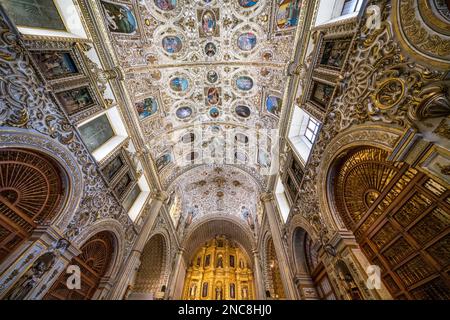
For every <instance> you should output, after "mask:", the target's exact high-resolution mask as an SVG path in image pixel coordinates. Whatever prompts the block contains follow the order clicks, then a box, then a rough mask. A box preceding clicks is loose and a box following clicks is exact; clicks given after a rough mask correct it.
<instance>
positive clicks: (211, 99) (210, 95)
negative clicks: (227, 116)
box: [205, 88, 221, 106]
mask: <svg viewBox="0 0 450 320" xmlns="http://www.w3.org/2000/svg"><path fill="white" fill-rule="evenodd" d="M205 91H206V103H207V104H209V105H210V106H212V105H217V104H220V91H221V90H220V88H208V89H205Z"/></svg>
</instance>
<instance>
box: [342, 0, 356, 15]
mask: <svg viewBox="0 0 450 320" xmlns="http://www.w3.org/2000/svg"><path fill="white" fill-rule="evenodd" d="M357 3H358V0H346V1H345V2H344V6H343V7H342V12H341V16H344V15H346V14H349V13H352V12H354V11H355V8H356V4H357Z"/></svg>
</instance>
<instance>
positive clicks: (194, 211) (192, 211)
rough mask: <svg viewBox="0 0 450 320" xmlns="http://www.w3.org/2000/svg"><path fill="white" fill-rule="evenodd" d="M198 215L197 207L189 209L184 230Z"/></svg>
mask: <svg viewBox="0 0 450 320" xmlns="http://www.w3.org/2000/svg"><path fill="white" fill-rule="evenodd" d="M197 214H198V206H197V205H195V206H194V207H191V208H190V209H189V211H188V215H187V218H186V223H185V228H187V227H189V225H190V224H191V223H192V220H193V219H194V218H195V216H196V215H197Z"/></svg>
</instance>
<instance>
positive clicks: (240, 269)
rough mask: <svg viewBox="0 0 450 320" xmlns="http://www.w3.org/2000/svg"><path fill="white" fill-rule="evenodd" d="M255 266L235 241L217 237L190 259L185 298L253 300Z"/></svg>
mask: <svg viewBox="0 0 450 320" xmlns="http://www.w3.org/2000/svg"><path fill="white" fill-rule="evenodd" d="M255 297H256V296H255V287H254V279H253V269H252V266H251V263H250V261H249V258H248V256H247V255H246V254H245V252H244V251H243V250H242V249H241V247H240V246H239V245H238V244H237V243H236V242H234V241H233V240H231V239H229V238H227V237H225V236H216V237H215V238H214V239H211V240H209V241H207V242H205V243H204V245H203V246H201V247H200V248H199V249H198V250H197V251H196V252H195V254H194V256H193V257H192V258H191V260H190V262H189V267H188V269H187V271H186V278H185V281H184V289H183V299H184V300H253V299H255Z"/></svg>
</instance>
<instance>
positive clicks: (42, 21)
mask: <svg viewBox="0 0 450 320" xmlns="http://www.w3.org/2000/svg"><path fill="white" fill-rule="evenodd" d="M0 3H1V4H2V5H3V7H4V8H5V10H6V12H7V13H8V16H9V17H10V18H11V20H12V21H13V22H14V23H15V24H16V25H18V26H23V27H31V28H43V29H53V30H59V31H66V27H65V26H64V22H63V21H62V19H61V16H60V15H59V12H58V8H56V6H55V4H54V2H53V0H0Z"/></svg>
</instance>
